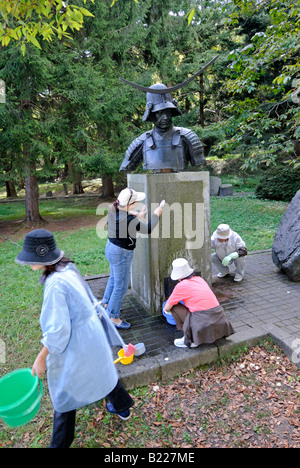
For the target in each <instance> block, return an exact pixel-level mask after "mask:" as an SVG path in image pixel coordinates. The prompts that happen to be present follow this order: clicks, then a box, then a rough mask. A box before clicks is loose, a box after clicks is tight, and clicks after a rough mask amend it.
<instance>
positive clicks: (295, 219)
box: [272, 190, 300, 281]
mask: <svg viewBox="0 0 300 468" xmlns="http://www.w3.org/2000/svg"><path fill="white" fill-rule="evenodd" d="M272 260H273V262H274V263H275V265H276V266H277V267H278V268H279V269H281V270H283V271H284V272H285V273H286V274H287V276H288V278H289V279H290V280H291V281H300V190H298V192H297V193H296V195H295V196H294V198H293V199H292V201H291V203H290V204H289V206H288V208H287V210H286V212H285V214H284V215H283V218H282V220H281V222H280V224H279V226H278V229H277V232H276V234H275V238H274V242H273V246H272Z"/></svg>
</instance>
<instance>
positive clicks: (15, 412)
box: [0, 368, 43, 427]
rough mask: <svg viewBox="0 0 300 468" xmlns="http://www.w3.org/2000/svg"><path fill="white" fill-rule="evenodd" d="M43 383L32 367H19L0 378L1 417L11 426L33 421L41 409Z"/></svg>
mask: <svg viewBox="0 0 300 468" xmlns="http://www.w3.org/2000/svg"><path fill="white" fill-rule="evenodd" d="M42 395H43V385H42V382H41V380H40V379H39V378H38V376H37V375H35V376H34V377H33V376H32V375H31V369H29V368H28V369H18V370H15V371H13V372H10V373H9V374H6V375H5V376H4V377H2V378H1V379H0V418H1V419H2V420H3V421H4V422H5V424H7V425H8V426H11V427H18V426H23V425H24V424H27V423H28V422H29V421H31V420H32V419H33V418H34V416H35V415H36V414H37V413H38V411H39V409H40V403H41V398H42Z"/></svg>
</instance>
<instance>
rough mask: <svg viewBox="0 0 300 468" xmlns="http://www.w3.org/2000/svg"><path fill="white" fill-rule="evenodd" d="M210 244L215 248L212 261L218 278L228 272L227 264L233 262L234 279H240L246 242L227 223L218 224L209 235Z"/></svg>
mask: <svg viewBox="0 0 300 468" xmlns="http://www.w3.org/2000/svg"><path fill="white" fill-rule="evenodd" d="M211 246H212V248H213V249H214V250H215V253H213V254H212V257H211V258H212V263H213V264H214V265H215V266H216V267H217V269H218V275H217V276H218V278H223V277H224V276H227V275H229V274H230V270H229V265H231V264H232V263H234V264H235V268H236V270H235V276H234V281H242V280H243V278H244V274H245V256H246V255H247V248H246V244H245V242H244V241H243V239H242V238H241V237H240V236H239V234H237V233H236V232H235V231H232V230H231V229H230V227H229V226H228V224H220V225H219V226H218V227H217V229H216V230H215V232H214V233H213V235H212V237H211Z"/></svg>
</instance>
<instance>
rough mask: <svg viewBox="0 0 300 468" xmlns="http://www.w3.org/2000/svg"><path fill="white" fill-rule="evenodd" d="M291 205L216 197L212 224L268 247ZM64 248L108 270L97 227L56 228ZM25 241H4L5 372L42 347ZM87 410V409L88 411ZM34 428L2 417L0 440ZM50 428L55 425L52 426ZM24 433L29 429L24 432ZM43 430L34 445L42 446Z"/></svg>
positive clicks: (14, 210)
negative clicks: (20, 257) (20, 260)
mask: <svg viewBox="0 0 300 468" xmlns="http://www.w3.org/2000/svg"><path fill="white" fill-rule="evenodd" d="M286 208H287V204H286V203H281V202H271V201H264V200H257V199H255V198H251V197H250V198H233V197H228V198H218V197H215V198H212V199H211V230H212V231H213V230H214V229H216V227H217V225H218V224H220V223H228V224H230V225H231V227H232V229H233V230H235V231H237V232H238V233H239V234H240V235H241V236H242V238H243V239H244V240H245V242H246V244H247V247H248V249H249V250H260V249H267V248H270V247H271V246H272V242H273V238H274V234H275V232H276V229H277V227H278V224H279V222H280V220H281V218H282V216H283V214H284V212H285V210H286ZM41 213H42V216H45V217H47V219H52V218H55V217H57V216H60V217H62V218H65V217H79V216H89V215H95V214H96V207H95V206H91V203H90V202H87V203H86V201H85V202H84V203H81V202H80V203H79V204H77V203H76V204H72V203H64V202H63V201H61V202H56V201H50V202H48V201H47V202H41ZM23 216H24V205H23V204H22V203H11V204H0V217H1V220H3V219H9V220H17V219H21V218H22V217H23ZM54 234H55V238H56V241H57V244H58V246H59V248H61V249H62V250H64V251H65V253H66V255H67V256H69V257H70V258H71V259H73V260H74V261H75V263H76V265H77V267H78V268H79V270H80V272H81V274H82V275H94V274H100V273H104V272H108V271H109V264H108V262H107V259H106V257H105V253H104V249H105V244H106V239H99V237H98V236H97V233H96V226H95V227H94V228H88V229H79V230H78V231H75V232H74V231H72V232H71V231H64V232H54ZM21 247H22V240H19V241H15V240H6V241H4V242H2V243H1V244H0V269H1V276H0V301H1V302H0V308H1V310H0V339H2V340H3V341H4V342H5V345H6V363H5V364H4V365H3V364H0V376H1V375H3V374H6V373H7V372H9V371H11V370H14V369H16V368H19V367H31V366H32V363H33V361H34V359H35V357H36V355H37V353H38V352H39V350H40V339H41V331H40V326H39V313H40V307H41V303H42V288H41V286H40V285H39V283H38V278H39V275H40V273H39V272H36V273H34V272H32V271H31V270H30V268H29V267H24V266H20V265H17V264H16V263H15V261H14V259H15V257H16V256H17V254H18V253H19V252H20V250H21ZM85 411H88V410H84V411H83V414H84V415H85V414H86V413H85ZM51 417H52V406H51V402H50V399H49V396H48V395H47V389H46V396H45V398H44V403H43V409H42V414H41V419H42V418H45V423H44V425H45V427H47V425H48V427H51V422H49V421H51ZM31 429H32V427H31V425H28V426H26V427H24V428H20V429H17V430H14V431H11V430H7V429H5V428H3V426H1V423H0V446H1V442H2V444H4V443H6V442H7V440H8V438H11V437H12V438H13V439H14V443H15V441H16V440H18V438H19V439H22V441H23V442H22V444H23V446H26V441H25V442H24V437H25V436H26V433H27V432H30V430H31ZM48 430H49V431H51V429H49V428H48ZM24 434H25V435H24ZM45 437H46V436H43V431H40V432H39V433H38V434H37V437H36V439H34V440H32V439H31V440H30V443H28V444H29V445H30V446H39V440H42V442H41V443H43V440H44V439H45Z"/></svg>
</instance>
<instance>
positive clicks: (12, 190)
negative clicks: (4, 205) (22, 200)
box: [5, 180, 18, 198]
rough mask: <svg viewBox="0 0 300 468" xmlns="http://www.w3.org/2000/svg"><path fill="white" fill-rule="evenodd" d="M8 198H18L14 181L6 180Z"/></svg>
mask: <svg viewBox="0 0 300 468" xmlns="http://www.w3.org/2000/svg"><path fill="white" fill-rule="evenodd" d="M5 185H6V197H7V198H18V195H17V191H16V187H15V184H14V183H13V181H12V180H6V181H5Z"/></svg>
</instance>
